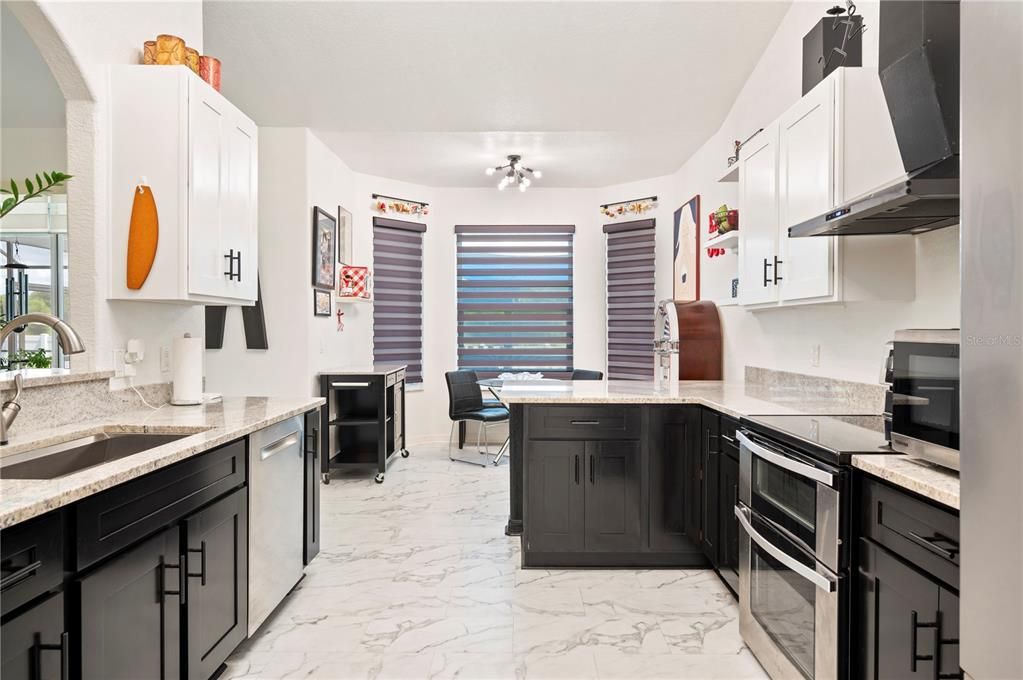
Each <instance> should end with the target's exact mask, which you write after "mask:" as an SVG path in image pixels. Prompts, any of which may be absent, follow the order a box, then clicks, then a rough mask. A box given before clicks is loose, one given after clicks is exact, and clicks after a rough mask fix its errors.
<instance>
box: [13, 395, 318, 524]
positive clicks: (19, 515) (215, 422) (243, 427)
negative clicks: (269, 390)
mask: <svg viewBox="0 0 1023 680" xmlns="http://www.w3.org/2000/svg"><path fill="white" fill-rule="evenodd" d="M323 403H324V400H323V399H320V398H318V397H317V398H311V397H310V398H292V399H283V398H273V397H225V398H224V399H223V401H218V402H213V403H209V404H203V405H201V406H171V405H167V406H163V407H161V408H160V409H158V410H155V411H154V410H150V409H147V410H139V411H130V412H125V413H119V414H116V415H112V416H110V417H108V418H104V419H100V420H94V421H90V422H84V423H76V424H74V425H65V426H62V427H55V428H49V429H44V430H37V431H34V432H28V433H25V434H24V435H19V434H18V432H17V423H15V426H14V428H13V431H12V435H11V438H10V443H9V444H8V445H7V446H4V447H2V448H0V460H2V459H6V458H9V457H12V456H16V455H17V454H18V453H21V452H25V451H31V450H34V449H38V448H41V447H44V446H51V445H53V444H59V443H62V442H66V441H70V440H73V439H78V438H80V437H86V436H89V435H94V434H100V433H104V432H107V433H115V432H147V433H158V434H185V435H188V436H185V437H183V438H181V439H178V440H176V441H173V442H170V443H168V444H164V445H162V446H157V447H155V448H152V449H149V450H148V451H143V452H141V453H137V454H134V455H132V456H128V457H126V458H122V459H120V460H115V461H111V462H109V463H104V464H103V465H97V466H95V467H91V468H87V469H85V470H81V471H80V472H76V473H74V474H70V475H66V476H64V477H59V478H57V479H44V480H37V479H3V478H2V477H3V471H2V469H0V529H2V528H5V527H9V526H11V525H14V524H17V523H18V522H23V521H25V520H27V519H30V518H32V517H35V516H37V515H42V514H43V513H46V512H49V511H50V510H53V509H55V508H59V507H62V506H64V505H68V504H70V503H73V502H75V501H77V500H80V499H82V498H85V497H86V496H89V495H92V494H94V493H97V492H99V491H103V490H104V489H109V488H110V487H113V486H116V485H118V484H122V483H124V482H126V481H128V480H131V479H135V478H136V477H141V476H142V475H145V474H147V473H149V472H152V471H153V470H157V469H159V468H162V467H165V466H167V465H171V464H172V463H176V462H178V461H181V460H184V459H186V458H190V457H192V456H195V455H197V454H200V453H203V452H204V451H208V450H210V449H212V448H215V447H217V446H220V445H221V444H226V443H228V442H230V441H233V440H235V439H238V438H239V437H243V436H245V435H247V434H249V433H250V432H254V431H256V430H259V429H261V428H263V427H266V426H267V425H272V424H273V423H276V422H279V421H281V420H284V419H286V418H290V417H291V416H296V415H299V414H301V413H305V412H306V411H308V410H310V409H313V408H316V407H318V406H320V405H322V404H323Z"/></svg>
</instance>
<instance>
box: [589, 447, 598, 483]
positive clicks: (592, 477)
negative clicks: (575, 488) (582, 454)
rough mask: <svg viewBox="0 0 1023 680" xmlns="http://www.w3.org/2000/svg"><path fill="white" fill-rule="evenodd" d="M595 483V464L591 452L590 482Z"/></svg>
mask: <svg viewBox="0 0 1023 680" xmlns="http://www.w3.org/2000/svg"><path fill="white" fill-rule="evenodd" d="M596 483H597V473H596V466H595V465H594V464H593V454H590V484H596Z"/></svg>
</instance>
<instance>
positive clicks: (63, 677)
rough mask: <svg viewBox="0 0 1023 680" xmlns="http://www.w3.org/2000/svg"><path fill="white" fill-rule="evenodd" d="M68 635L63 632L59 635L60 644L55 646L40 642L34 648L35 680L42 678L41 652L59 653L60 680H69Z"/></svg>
mask: <svg viewBox="0 0 1023 680" xmlns="http://www.w3.org/2000/svg"><path fill="white" fill-rule="evenodd" d="M69 647H70V645H69V644H68V634H67V632H66V631H65V632H63V633H61V634H60V643H59V644H56V645H47V644H43V643H41V642H39V643H37V644H36V646H35V656H36V663H35V680H42V677H43V652H51V651H52V652H60V680H69V678H70V677H71V664H70V655H69V653H68V652H69V650H68V648H69Z"/></svg>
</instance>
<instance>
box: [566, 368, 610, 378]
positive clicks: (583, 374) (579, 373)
mask: <svg viewBox="0 0 1023 680" xmlns="http://www.w3.org/2000/svg"><path fill="white" fill-rule="evenodd" d="M603 379H604V372H603V371H591V370H589V369H585V368H575V369H572V380H603Z"/></svg>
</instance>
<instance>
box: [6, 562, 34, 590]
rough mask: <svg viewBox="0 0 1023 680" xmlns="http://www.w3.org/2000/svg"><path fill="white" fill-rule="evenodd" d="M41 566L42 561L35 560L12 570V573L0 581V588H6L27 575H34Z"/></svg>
mask: <svg viewBox="0 0 1023 680" xmlns="http://www.w3.org/2000/svg"><path fill="white" fill-rule="evenodd" d="M41 566H43V563H42V562H41V561H39V560H36V561H35V562H33V563H32V564H27V565H25V566H24V567H22V568H21V569H19V570H18V571H16V572H14V573H13V574H10V575H8V576H5V577H4V578H3V580H2V581H0V590H7V589H8V588H10V587H11V586H14V585H17V584H19V583H21V582H22V581H24V580H25V579H27V578H28V577H29V576H35V573H36V571H37V570H38V569H39V567H41Z"/></svg>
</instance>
